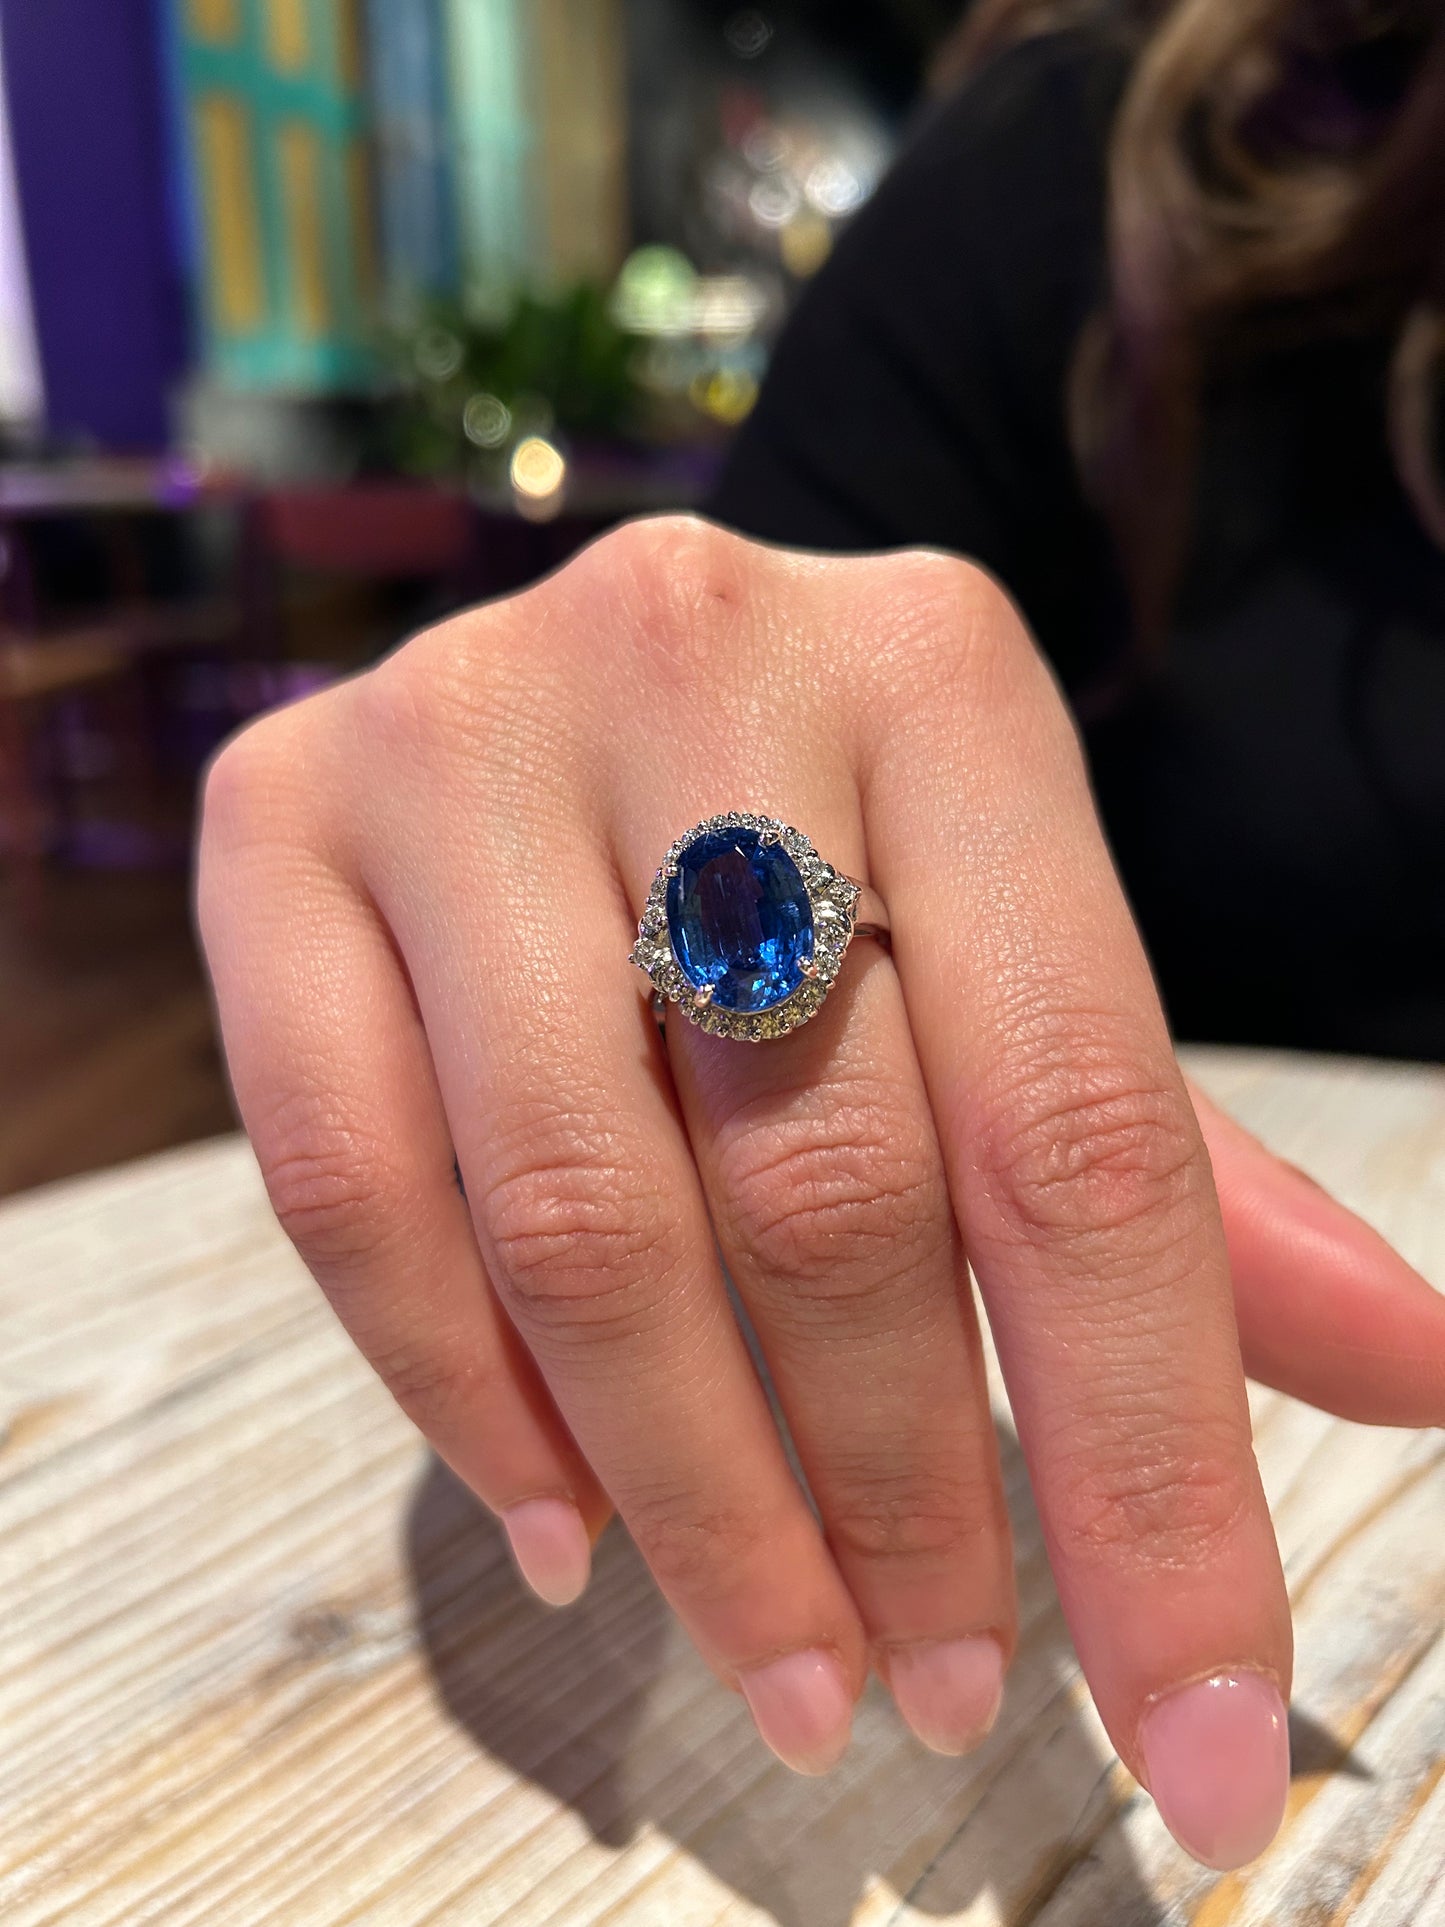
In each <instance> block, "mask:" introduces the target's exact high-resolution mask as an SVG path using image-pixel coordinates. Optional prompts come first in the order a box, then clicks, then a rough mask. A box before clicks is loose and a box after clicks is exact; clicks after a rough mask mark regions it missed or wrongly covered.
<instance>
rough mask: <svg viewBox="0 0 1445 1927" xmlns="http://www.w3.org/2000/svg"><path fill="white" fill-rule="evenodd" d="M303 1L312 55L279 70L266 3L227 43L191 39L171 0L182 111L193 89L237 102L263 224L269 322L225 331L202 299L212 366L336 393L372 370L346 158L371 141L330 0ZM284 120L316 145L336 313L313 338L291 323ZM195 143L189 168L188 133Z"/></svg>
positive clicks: (259, 2)
mask: <svg viewBox="0 0 1445 1927" xmlns="http://www.w3.org/2000/svg"><path fill="white" fill-rule="evenodd" d="M304 3H305V6H306V8H307V23H308V39H309V42H310V47H311V51H312V59H311V61H310V62H309V64H308V65H307V66H306V67H305V68H304V69H302V70H299V71H297V72H295V73H291V72H283V71H281V70H279V69H278V68H276V67H275V66H274V65H273V64H272V63H271V60H270V58H269V53H268V48H267V38H266V19H265V12H264V0H240V7H241V16H242V26H243V31H242V34H241V36H240V38H239V40H238V41H236V42H235V43H234V44H232V45H228V46H217V45H213V44H210V43H207V42H203V41H199V40H197V39H195V38H194V37H193V36H192V34H191V32H190V29H189V22H188V17H187V10H186V4H185V0H169V8H168V17H169V21H170V27H171V33H172V37H173V41H174V43H175V46H176V50H177V52H176V61H175V66H176V71H177V73H178V75H179V80H180V86H181V91H182V94H183V113H184V114H185V117H186V119H187V120H189V119H190V117H191V112H192V110H193V108H194V105H195V102H196V100H197V98H198V97H199V96H201V95H204V94H207V93H211V92H219V93H222V94H225V95H228V96H230V97H232V98H234V99H236V100H238V101H240V102H241V103H243V105H244V106H245V108H246V110H247V113H248V116H249V118H250V122H251V127H252V132H253V154H252V159H253V175H252V182H251V190H252V195H253V198H254V203H255V209H256V218H257V225H258V228H259V232H260V243H261V259H262V275H263V285H264V306H265V318H264V321H263V323H262V324H261V325H260V326H259V327H258V328H256V329H254V330H247V331H245V332H244V333H234V332H230V331H228V330H227V329H226V328H225V327H224V326H223V325H222V324H221V322H220V320H219V319H218V317H217V316H216V314H215V312H214V310H213V308H212V306H211V304H209V303H207V302H205V301H204V300H203V301H202V310H203V316H204V323H205V326H204V332H205V337H206V340H207V344H208V350H209V353H208V360H209V364H210V368H211V372H212V373H213V374H215V375H216V376H217V377H218V378H219V379H220V380H221V381H223V382H224V383H226V384H227V385H228V386H232V387H239V388H248V389H270V390H279V389H299V390H318V389H319V390H331V389H337V388H345V387H353V386H355V385H357V384H358V383H362V382H365V381H367V380H368V379H369V378H370V377H371V375H372V374H373V373H374V359H373V355H372V352H371V348H370V345H369V341H370V328H371V315H370V313H369V311H368V308H367V305H366V303H365V301H364V299H363V295H362V290H361V287H360V263H359V262H358V261H357V259H356V250H355V246H354V232H355V222H354V216H353V210H352V205H351V196H350V180H349V160H348V157H349V154H350V152H351V149H352V146H353V143H354V142H356V141H357V140H359V139H361V140H364V139H365V137H366V132H367V111H366V104H365V100H364V97H363V95H362V94H361V93H360V92H359V91H357V90H355V89H354V88H351V87H349V86H348V85H347V83H346V79H345V77H344V76H343V75H342V73H341V72H340V71H339V66H338V62H337V60H336V58H335V50H336V48H337V46H338V29H337V17H336V0H304ZM318 54H323V55H327V56H329V57H326V58H324V59H323V58H318V57H317V56H318ZM288 124H296V125H300V126H302V127H305V128H306V129H308V130H309V132H310V133H311V135H312V137H313V138H314V140H315V143H316V147H317V152H318V170H317V171H318V180H317V186H318V226H319V232H320V240H321V246H322V250H323V253H322V259H321V262H320V264H319V265H320V268H321V272H322V274H323V276H324V283H325V286H326V289H327V291H328V296H329V304H328V305H329V306H330V308H331V313H330V316H329V325H328V326H327V327H326V328H325V329H324V331H323V332H321V333H319V334H316V335H315V336H312V335H310V334H308V333H306V332H303V330H302V329H301V328H300V327H299V326H298V325H297V321H296V315H297V312H298V308H299V299H298V289H297V285H296V281H297V275H296V267H297V263H296V262H295V261H294V260H293V257H292V250H291V248H290V246H289V242H288V236H289V231H290V223H289V221H288V209H287V205H286V189H285V181H284V177H283V171H282V160H281V153H282V143H281V137H282V134H283V130H284V129H285V128H286V127H287V126H288ZM191 151H192V156H193V166H194V165H195V137H194V131H192V134H191ZM195 199H196V205H197V207H198V210H199V213H200V219H201V222H202V225H203V226H204V224H205V222H206V220H207V218H208V211H207V209H206V204H205V198H204V194H203V193H197V195H196V197H195Z"/></svg>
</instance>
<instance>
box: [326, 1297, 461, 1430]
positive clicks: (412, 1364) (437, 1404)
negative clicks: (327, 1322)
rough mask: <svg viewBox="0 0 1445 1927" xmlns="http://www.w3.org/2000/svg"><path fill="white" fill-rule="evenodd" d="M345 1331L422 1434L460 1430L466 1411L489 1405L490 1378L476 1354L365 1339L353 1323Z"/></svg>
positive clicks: (425, 1345)
mask: <svg viewBox="0 0 1445 1927" xmlns="http://www.w3.org/2000/svg"><path fill="white" fill-rule="evenodd" d="M351 1331H352V1336H353V1337H354V1338H355V1340H356V1342H357V1344H358V1345H359V1346H360V1348H361V1350H362V1351H363V1352H364V1353H365V1354H366V1356H367V1358H368V1359H369V1360H370V1361H371V1364H372V1367H373V1369H374V1370H375V1371H376V1373H377V1376H378V1377H379V1378H380V1379H381V1382H382V1383H383V1385H385V1386H386V1388H387V1390H388V1391H389V1392H390V1393H391V1396H392V1397H393V1398H394V1399H395V1400H396V1402H397V1404H398V1405H399V1406H400V1407H401V1409H402V1411H403V1412H405V1413H406V1415H407V1417H408V1418H409V1419H410V1420H411V1421H412V1423H413V1424H414V1425H415V1426H416V1427H417V1428H418V1429H419V1430H420V1431H422V1432H424V1433H425V1434H426V1436H427V1437H428V1438H433V1439H443V1438H447V1437H451V1436H454V1435H456V1434H458V1433H460V1432H461V1431H462V1430H463V1429H464V1425H465V1422H466V1421H467V1420H468V1419H469V1418H470V1416H471V1415H472V1414H475V1413H477V1412H479V1411H484V1410H485V1409H486V1408H487V1406H488V1405H489V1404H490V1403H491V1400H490V1397H489V1392H490V1390H491V1387H492V1386H493V1384H494V1383H495V1377H494V1375H493V1374H491V1373H489V1372H488V1371H487V1370H486V1369H485V1367H484V1365H483V1364H482V1362H481V1361H480V1360H479V1359H477V1358H476V1357H474V1356H467V1357H461V1358H458V1357H453V1356H450V1355H448V1353H447V1352H445V1351H443V1350H441V1349H439V1348H438V1347H436V1346H435V1345H427V1344H408V1343H403V1344H400V1345H396V1344H390V1345H388V1344H387V1343H385V1342H384V1341H382V1342H371V1341H370V1340H369V1338H368V1334H367V1332H366V1330H365V1328H364V1327H358V1326H357V1325H355V1324H353V1325H352V1327H351Z"/></svg>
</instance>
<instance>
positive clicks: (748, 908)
mask: <svg viewBox="0 0 1445 1927" xmlns="http://www.w3.org/2000/svg"><path fill="white" fill-rule="evenodd" d="M667 929H668V935H669V936H670V937H671V939H672V954H673V955H674V956H675V957H676V958H677V961H678V963H679V965H680V966H681V968H682V973H683V975H684V976H685V977H686V978H687V980H688V982H689V983H690V984H692V985H693V987H694V988H695V989H697V990H701V989H703V988H704V987H705V986H706V985H708V984H711V985H712V990H713V1002H714V1003H715V1004H718V1005H720V1006H721V1007H722V1008H723V1009H724V1010H739V1011H759V1010H771V1009H772V1008H773V1006H774V1005H775V1004H781V1003H785V1002H786V1001H787V999H788V998H789V997H791V996H792V994H793V992H794V991H795V990H797V989H798V988H799V986H800V985H801V984H802V982H803V966H804V964H806V963H808V962H809V961H810V960H811V958H812V955H813V906H812V903H811V901H810V900H809V897H808V890H807V886H806V884H805V883H804V882H803V879H802V877H801V876H800V875H799V874H798V866H797V864H796V863H794V861H793V859H792V858H791V857H790V856H789V855H788V853H787V851H786V850H785V849H784V848H783V847H782V845H781V844H780V843H768V844H765V843H764V842H763V840H762V837H761V836H760V835H759V833H758V832H757V831H756V830H716V831H713V832H712V833H711V834H709V835H707V836H699V837H696V838H695V839H694V840H693V841H692V842H691V843H690V844H689V845H688V847H687V848H686V849H685V850H684V851H683V853H682V856H681V859H680V860H679V864H678V871H677V875H676V876H675V877H672V878H671V879H670V880H669V882H668V886H667Z"/></svg>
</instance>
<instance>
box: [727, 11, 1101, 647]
mask: <svg viewBox="0 0 1445 1927" xmlns="http://www.w3.org/2000/svg"><path fill="white" fill-rule="evenodd" d="M1122 78H1123V63H1122V60H1121V59H1120V58H1119V56H1117V55H1116V54H1115V53H1114V52H1113V51H1112V50H1110V49H1107V48H1105V47H1102V46H1101V45H1100V44H1099V43H1098V42H1097V41H1095V40H1093V39H1091V38H1090V37H1088V36H1085V35H1082V34H1076V33H1069V34H1058V35H1054V36H1049V37H1047V38H1044V39H1038V40H1034V41H1029V42H1026V43H1024V44H1023V45H1021V46H1018V47H1016V48H1013V49H1011V50H1010V51H1008V52H1006V53H1004V54H1002V55H1000V56H999V57H998V58H997V59H995V60H994V61H993V62H992V63H991V64H990V65H989V66H988V67H987V68H986V69H985V70H984V71H983V72H981V73H980V74H979V75H978V76H977V77H976V78H975V79H974V80H973V81H972V82H971V83H970V84H969V85H968V86H967V87H966V88H965V89H964V90H963V91H962V92H960V93H959V94H957V95H956V96H955V97H953V98H952V99H951V100H949V101H948V102H946V103H945V104H944V105H942V106H940V107H938V108H935V109H934V110H933V112H932V114H931V115H930V118H929V119H928V121H927V122H926V123H925V124H924V125H923V126H922V127H921V128H920V130H919V132H918V135H917V137H916V138H915V139H914V141H913V142H912V143H911V144H910V146H909V147H908V148H907V150H906V151H905V153H904V154H903V156H902V158H901V159H900V160H899V161H898V163H897V165H896V166H895V167H894V169H893V170H892V172H891V173H890V174H889V176H888V177H887V179H886V180H885V181H884V183H883V185H882V186H881V188H880V189H879V191H878V193H877V194H876V195H875V196H874V198H873V200H872V202H871V203H870V204H869V205H868V207H866V208H865V209H864V210H863V212H862V213H861V214H860V215H859V217H858V218H857V220H856V221H855V222H854V223H853V225H852V226H851V228H850V229H849V230H848V231H847V233H846V234H845V235H844V237H843V239H842V241H841V242H840V244H839V246H838V248H837V250H836V252H835V254H834V256H833V258H832V259H831V260H830V261H829V262H828V264H827V265H826V266H825V267H824V269H823V270H822V272H821V273H820V274H819V276H818V277H817V279H816V280H815V281H814V282H813V284H812V285H811V286H810V287H809V289H808V290H807V292H806V294H805V295H804V297H803V299H802V301H801V302H800V304H799V306H798V309H797V311H796V313H795V314H794V316H793V318H792V320H791V321H790V323H789V325H788V327H787V328H786V329H785V331H784V334H783V337H782V340H781V341H780V343H779V345H778V349H777V352H776V355H775V357H774V360H773V365H772V368H771V369H770V371H769V375H768V379H767V381H766V382H765V384H764V387H763V393H762V395H761V397H760V398H759V401H758V405H757V407H756V409H755V410H754V412H753V414H752V416H751V418H750V419H749V421H748V422H747V423H746V424H745V426H744V427H743V429H742V430H741V432H740V433H739V435H738V438H737V440H736V442H735V443H734V445H733V448H732V450H731V452H730V456H729V459H728V462H727V464H726V466H725V469H724V472H723V475H722V477H721V479H720V482H719V485H718V487H717V490H716V494H715V497H714V499H713V502H712V503H711V505H710V506H711V510H712V512H713V513H714V514H715V515H716V516H717V518H718V519H719V520H720V521H723V522H725V523H728V524H729V525H731V526H732V527H734V528H737V529H740V530H742V531H743V532H745V533H748V534H752V535H756V536H758V537H760V538H762V539H764V540H769V541H776V542H782V543H786V544H788V545H790V546H793V547H798V548H813V549H832V550H858V549H879V548H891V547H897V546H904V545H926V546H930V547H939V548H946V549H951V550H954V551H956V552H958V553H961V554H965V555H968V556H970V557H972V558H973V559H974V560H976V561H979V562H981V563H983V564H984V565H985V566H986V567H987V568H989V569H991V570H992V571H993V573H994V574H996V575H997V576H999V577H1000V579H1001V580H1002V581H1003V582H1004V583H1005V584H1006V585H1007V587H1008V588H1009V589H1010V591H1011V592H1012V593H1013V594H1014V596H1015V597H1016V598H1017V599H1018V600H1019V602H1020V603H1021V605H1022V606H1023V609H1024V612H1025V614H1026V615H1027V616H1028V617H1029V619H1030V621H1031V622H1032V623H1033V626H1034V628H1035V631H1036V633H1038V634H1039V636H1040V638H1041V640H1042V641H1043V643H1044V646H1045V648H1046V649H1047V650H1048V652H1049V653H1050V654H1051V655H1052V656H1053V657H1054V659H1055V662H1056V663H1057V665H1058V666H1059V668H1060V670H1061V672H1063V673H1064V676H1065V680H1066V681H1069V680H1072V677H1071V675H1070V671H1075V672H1078V673H1079V674H1084V673H1087V671H1088V670H1089V669H1090V668H1091V667H1093V666H1094V665H1095V664H1096V663H1097V660H1098V645H1100V644H1101V643H1102V642H1103V640H1104V639H1103V638H1092V639H1091V638H1090V637H1088V636H1087V634H1084V633H1081V630H1080V626H1079V622H1078V617H1077V612H1078V611H1079V609H1080V608H1081V606H1083V604H1085V603H1088V602H1089V601H1090V600H1091V598H1092V600H1093V601H1094V603H1095V604H1096V605H1099V596H1100V593H1103V594H1104V601H1105V602H1107V603H1108V604H1109V606H1110V607H1113V606H1114V599H1113V597H1112V591H1107V592H1106V591H1101V590H1100V583H1101V580H1102V578H1104V577H1106V576H1108V575H1109V574H1110V573H1111V570H1112V564H1111V563H1110V562H1109V560H1108V544H1107V541H1106V539H1105V537H1104V533H1103V530H1102V527H1101V525H1100V524H1099V523H1098V521H1097V519H1096V518H1095V517H1094V516H1093V515H1092V514H1091V513H1090V512H1089V511H1088V510H1087V508H1086V507H1085V505H1084V502H1083V500H1082V497H1081V494H1080V490H1079V486H1078V482H1077V478H1076V475H1075V470H1074V464H1073V461H1072V458H1071V455H1070V452H1069V448H1068V439H1067V432H1066V427H1065V399H1064V397H1065V387H1066V383H1067V378H1068V369H1069V365H1070V362H1071V359H1072V356H1073V352H1074V348H1075V345H1076V343H1077V340H1078V336H1079V331H1080V329H1081V328H1082V326H1083V323H1084V321H1085V320H1086V319H1087V317H1088V316H1089V315H1090V314H1091V313H1092V312H1093V311H1094V309H1095V308H1096V307H1097V306H1098V304H1099V302H1100V300H1101V298H1102V294H1103V289H1104V285H1105V283H1104V233H1103V228H1104V215H1103V208H1104V198H1105V190H1104V155H1105V150H1106V146H1107V137H1108V126H1109V121H1110V118H1111V116H1112V113H1113V109H1114V106H1115V104H1116V102H1117V98H1118V92H1119V88H1120V84H1121V82H1122ZM1115 640H1117V638H1116V639H1115Z"/></svg>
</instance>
